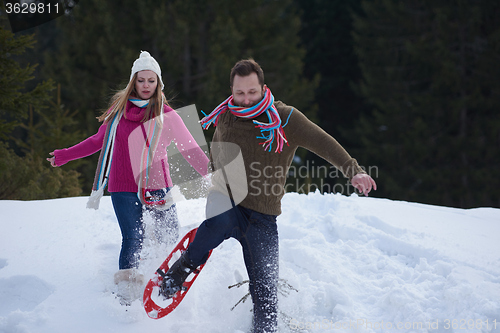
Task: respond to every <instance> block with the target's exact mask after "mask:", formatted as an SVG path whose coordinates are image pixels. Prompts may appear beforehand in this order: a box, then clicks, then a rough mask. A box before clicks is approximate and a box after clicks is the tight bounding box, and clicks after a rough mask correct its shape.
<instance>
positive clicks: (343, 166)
mask: <svg viewBox="0 0 500 333" xmlns="http://www.w3.org/2000/svg"><path fill="white" fill-rule="evenodd" d="M285 134H286V135H287V137H288V138H289V140H291V143H294V144H297V145H298V146H300V147H303V148H306V149H307V150H310V151H312V152H313V153H315V154H316V155H318V156H320V157H322V158H323V159H325V160H326V161H328V162H329V163H331V164H332V165H334V166H335V167H336V168H338V169H339V170H340V171H341V172H342V173H343V174H344V176H345V177H346V178H348V179H349V180H350V181H351V184H352V186H354V187H355V188H356V189H357V190H358V191H359V192H360V193H363V194H364V195H365V196H368V193H369V192H370V191H371V190H372V188H373V189H374V190H376V189H377V184H376V183H375V180H373V178H372V177H370V176H369V175H368V174H366V172H365V171H364V170H363V169H362V168H361V167H360V166H359V164H358V162H357V161H356V159H354V158H352V157H351V156H350V155H349V153H348V152H347V151H346V150H345V149H344V148H343V147H342V146H341V145H340V144H339V143H338V142H337V140H335V139H334V138H333V137H332V136H331V135H329V134H328V133H326V132H325V131H324V130H323V129H322V128H321V127H319V126H318V125H316V124H315V123H313V122H312V121H310V120H309V119H308V118H307V117H306V116H305V115H304V114H303V113H302V112H300V111H298V110H296V109H295V110H293V111H292V115H291V117H290V122H289V124H288V126H286V127H285Z"/></svg>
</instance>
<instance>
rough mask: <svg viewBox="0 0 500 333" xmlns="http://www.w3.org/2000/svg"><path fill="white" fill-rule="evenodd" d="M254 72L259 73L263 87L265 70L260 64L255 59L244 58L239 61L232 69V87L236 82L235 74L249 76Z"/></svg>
mask: <svg viewBox="0 0 500 333" xmlns="http://www.w3.org/2000/svg"><path fill="white" fill-rule="evenodd" d="M252 73H256V74H257V78H258V79H259V84H260V86H261V87H263V86H264V71H263V70H262V68H261V67H260V65H259V64H258V63H257V62H256V61H255V60H253V59H251V58H250V59H244V60H240V61H238V62H237V63H236V64H235V65H234V66H233V68H232V69H231V74H230V76H229V84H230V86H231V87H232V86H233V82H234V76H235V75H238V76H248V75H250V74H252Z"/></svg>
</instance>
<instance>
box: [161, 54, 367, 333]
mask: <svg viewBox="0 0 500 333" xmlns="http://www.w3.org/2000/svg"><path fill="white" fill-rule="evenodd" d="M230 87H231V92H232V95H231V96H230V97H229V98H228V99H227V100H226V101H224V102H223V103H221V104H220V105H219V106H218V107H217V108H216V109H215V110H214V111H213V112H212V113H210V115H208V116H207V117H205V118H204V119H203V120H202V121H201V123H202V125H203V126H204V127H205V129H206V128H208V126H210V125H211V124H214V125H215V126H216V130H215V133H214V136H213V142H212V151H211V160H212V162H213V164H214V167H215V169H218V170H221V171H222V172H221V173H216V174H214V177H213V179H212V183H213V188H212V189H211V191H210V194H209V196H208V200H207V219H206V220H205V221H204V222H203V223H202V224H201V225H200V227H199V228H198V231H197V234H196V237H195V239H194V241H193V242H192V243H191V244H190V246H189V248H188V249H187V250H186V252H184V253H183V255H182V256H181V258H180V259H179V260H178V261H177V262H175V263H174V264H173V265H172V267H171V268H170V269H169V271H168V272H167V274H166V277H165V278H164V280H163V285H162V291H161V292H162V294H163V295H165V296H166V297H172V296H173V295H174V294H175V293H176V292H177V291H179V290H180V289H181V286H182V283H183V282H184V281H185V279H186V278H187V276H188V275H189V274H190V273H191V272H193V271H194V270H195V269H196V268H197V267H198V266H199V265H201V264H203V263H204V262H205V261H206V260H207V256H208V253H209V251H210V250H211V249H213V248H215V247H217V246H218V245H219V244H220V243H222V241H224V240H225V239H227V238H229V237H233V238H235V239H237V240H238V241H239V242H240V243H241V246H242V250H243V257H244V260H245V266H246V268H247V272H248V276H249V281H250V293H251V296H252V301H253V305H254V307H253V316H254V318H253V332H254V333H263V332H276V330H277V319H278V318H277V313H278V310H277V283H278V248H279V245H278V231H277V226H276V218H277V216H278V215H279V214H281V199H282V197H283V195H284V193H285V191H284V185H285V181H286V175H287V173H288V172H287V171H288V169H289V167H290V165H291V163H292V159H293V157H294V154H295V150H296V149H297V147H299V146H300V147H304V148H306V149H308V150H310V151H312V152H314V153H316V154H317V155H319V156H321V157H322V158H324V159H325V160H327V161H328V162H330V163H331V164H333V165H334V166H336V167H337V168H339V169H340V170H341V171H342V173H343V174H344V175H345V176H346V177H347V178H349V179H350V180H351V184H352V185H353V186H354V187H356V188H357V189H358V190H359V191H360V192H362V193H364V194H365V195H368V193H369V192H370V191H371V189H372V188H373V189H376V183H375V181H374V180H373V179H372V178H371V177H370V176H369V175H367V174H366V173H365V172H364V171H363V170H362V169H361V167H360V166H359V165H358V163H357V162H356V160H355V159H353V158H351V156H349V154H348V153H347V152H346V151H345V150H344V149H343V148H342V146H340V144H339V143H338V142H337V141H336V140H335V139H334V138H332V137H331V136H330V135H328V134H327V133H326V132H325V131H323V130H322V129H321V128H320V127H318V126H317V125H316V124H314V123H313V122H311V121H310V120H309V119H307V118H306V117H305V116H304V115H303V114H302V113H301V112H300V111H298V110H296V109H294V108H293V107H291V106H288V105H286V104H284V103H282V102H279V101H276V102H275V101H274V97H273V96H272V94H271V91H270V89H269V88H268V87H267V86H266V85H265V84H264V73H263V71H262V69H261V68H260V66H259V65H258V64H257V63H256V62H255V61H254V60H251V59H250V60H241V61H239V62H237V63H236V65H235V66H234V67H233V69H232V70H231V75H230ZM234 147H237V149H236V152H235V151H234ZM240 154H241V156H242V158H243V162H242V164H243V167H238V166H235V164H234V163H233V162H231V161H235V160H237V158H236V157H237V156H238V155H240ZM231 163H233V164H231ZM236 165H237V164H236ZM273 170H274V171H273ZM242 181H243V183H244V184H243V185H241V184H239V183H238V182H240V183H241V182H242ZM241 193H243V194H244V195H243V196H242V195H241ZM228 197H229V198H230V200H225V199H224V198H226V199H227V198H228ZM237 197H238V199H237ZM227 202H230V204H229V205H228V204H227ZM223 206H227V207H226V208H222V209H221V207H223Z"/></svg>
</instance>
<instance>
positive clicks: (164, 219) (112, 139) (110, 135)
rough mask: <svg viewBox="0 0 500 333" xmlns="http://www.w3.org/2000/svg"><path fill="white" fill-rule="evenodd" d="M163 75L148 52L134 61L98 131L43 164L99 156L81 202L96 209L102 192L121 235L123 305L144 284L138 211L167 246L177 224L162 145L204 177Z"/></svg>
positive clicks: (204, 164) (118, 280)
mask: <svg viewBox="0 0 500 333" xmlns="http://www.w3.org/2000/svg"><path fill="white" fill-rule="evenodd" d="M163 87H164V85H163V81H162V78H161V69H160V66H159V65H158V63H157V62H156V60H155V59H154V58H153V57H151V55H150V54H149V53H148V52H145V51H143V52H141V54H140V57H139V58H138V59H137V60H136V61H135V62H134V64H133V66H132V70H131V74H130V82H129V83H128V85H127V87H126V88H125V89H123V90H121V91H119V92H117V93H116V94H115V95H114V96H113V98H112V99H111V102H110V107H109V108H108V110H107V111H105V112H104V113H103V114H102V115H101V116H100V117H98V118H97V119H99V121H102V122H103V124H102V125H101V127H100V128H99V130H98V132H97V133H96V134H95V135H93V136H91V137H89V138H87V139H86V140H84V141H82V142H80V143H79V144H77V145H75V146H73V147H70V148H67V149H60V150H55V151H53V152H51V153H50V155H52V157H50V158H47V160H48V161H49V162H50V163H51V165H52V166H54V167H56V166H61V165H63V164H65V163H67V162H68V161H71V160H75V159H79V158H82V157H85V156H89V155H91V154H94V153H95V152H97V151H99V150H100V151H101V154H100V157H99V163H98V167H97V170H96V176H95V179H94V186H93V188H92V194H91V197H90V199H89V202H88V204H87V207H89V208H95V209H97V208H98V207H99V200H100V198H101V197H102V194H103V191H104V188H105V187H106V185H107V186H108V192H110V193H111V200H112V202H113V208H114V210H115V214H116V217H117V219H118V223H119V225H120V230H121V233H122V248H121V252H120V259H119V271H118V272H117V273H116V274H115V276H114V278H115V279H114V280H115V284H117V285H118V294H119V296H120V297H121V298H122V300H123V301H124V302H125V303H129V302H130V301H132V300H133V299H135V298H137V297H138V296H139V295H138V293H139V292H140V288H141V286H142V283H143V276H142V274H140V273H138V271H137V268H138V266H139V255H140V251H141V248H142V242H143V235H144V221H143V215H144V213H148V214H151V215H152V216H153V218H154V219H155V220H156V221H157V223H158V224H160V225H161V228H163V229H166V232H167V233H168V234H169V235H170V237H167V238H168V239H166V240H164V241H167V242H175V241H176V239H177V237H178V220H177V212H176V208H175V205H173V200H172V196H171V193H170V192H169V190H170V188H171V187H172V181H171V179H170V174H169V168H168V162H167V154H166V147H167V146H168V145H170V143H171V142H172V141H174V142H175V143H176V145H177V148H178V149H179V151H180V152H181V154H182V155H183V156H184V158H185V159H186V160H187V161H188V162H189V163H190V164H191V165H192V166H193V167H194V168H195V169H196V171H198V173H200V174H201V175H202V176H206V175H207V173H208V170H207V168H208V163H209V161H208V158H207V156H206V155H205V154H204V153H203V151H202V150H201V149H200V147H199V146H198V145H197V143H196V141H195V140H194V139H193V137H192V136H191V134H190V133H189V131H188V130H187V128H186V126H185V125H184V123H183V122H182V120H181V118H180V116H179V115H178V114H177V113H176V112H175V111H174V110H172V109H171V108H170V107H169V106H168V103H167V100H166V98H165V96H164V94H163V92H162V90H163Z"/></svg>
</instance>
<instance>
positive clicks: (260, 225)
mask: <svg viewBox="0 0 500 333" xmlns="http://www.w3.org/2000/svg"><path fill="white" fill-rule="evenodd" d="M220 196H224V195H223V194H220V193H218V192H211V193H210V195H209V197H208V202H207V216H211V214H208V211H209V210H210V209H211V205H217V202H220V200H219V199H220ZM225 199H227V197H226V198H225ZM229 237H233V238H235V239H237V240H238V241H239V242H240V244H241V247H242V250H243V258H244V260H245V266H246V269H247V272H248V277H249V280H250V294H251V296H252V301H253V315H254V318H253V332H254V333H264V332H266V333H268V332H276V329H277V321H278V308H277V307H278V295H277V285H278V276H279V275H278V274H279V272H278V268H279V258H278V254H279V243H278V228H277V225H276V216H274V215H267V214H262V213H259V212H256V211H254V210H251V209H248V208H245V207H242V206H234V207H233V208H231V209H229V210H227V211H225V212H223V213H221V214H219V215H216V216H213V217H211V218H209V219H207V220H205V221H204V222H203V223H202V224H201V225H200V226H199V227H198V231H197V232H196V237H195V239H194V241H193V242H192V243H191V244H190V246H189V248H188V250H187V252H188V257H189V259H190V260H191V261H192V262H193V264H195V265H197V266H198V265H201V264H203V263H204V262H205V261H206V260H207V256H208V252H209V251H210V250H211V249H214V248H216V247H217V246H218V245H219V244H220V243H222V242H223V241H224V240H225V239H228V238H229Z"/></svg>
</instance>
